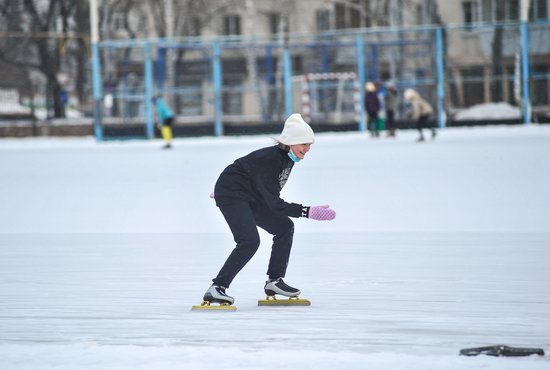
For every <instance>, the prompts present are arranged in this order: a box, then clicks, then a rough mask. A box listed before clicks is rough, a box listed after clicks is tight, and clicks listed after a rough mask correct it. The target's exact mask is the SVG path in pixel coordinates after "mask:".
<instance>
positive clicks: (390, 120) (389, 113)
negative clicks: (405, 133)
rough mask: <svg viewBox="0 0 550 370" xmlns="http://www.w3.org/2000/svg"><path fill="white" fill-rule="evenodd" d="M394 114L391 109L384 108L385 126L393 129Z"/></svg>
mask: <svg viewBox="0 0 550 370" xmlns="http://www.w3.org/2000/svg"><path fill="white" fill-rule="evenodd" d="M394 117H395V114H394V111H393V110H386V128H387V129H388V130H394V131H395V118H394Z"/></svg>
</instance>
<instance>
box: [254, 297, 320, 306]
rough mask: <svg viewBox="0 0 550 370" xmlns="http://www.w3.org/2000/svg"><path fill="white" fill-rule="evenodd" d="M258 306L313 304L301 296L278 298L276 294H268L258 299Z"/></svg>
mask: <svg viewBox="0 0 550 370" xmlns="http://www.w3.org/2000/svg"><path fill="white" fill-rule="evenodd" d="M258 306H311V302H310V301H309V300H307V299H303V298H300V297H289V298H285V299H277V298H276V297H275V296H269V295H268V296H266V297H265V299H259V300H258Z"/></svg>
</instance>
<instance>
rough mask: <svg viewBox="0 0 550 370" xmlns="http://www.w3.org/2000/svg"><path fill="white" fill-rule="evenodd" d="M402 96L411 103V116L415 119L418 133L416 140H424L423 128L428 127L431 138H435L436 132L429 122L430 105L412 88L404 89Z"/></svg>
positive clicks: (431, 110)
mask: <svg viewBox="0 0 550 370" xmlns="http://www.w3.org/2000/svg"><path fill="white" fill-rule="evenodd" d="M404 96H405V100H406V101H407V102H409V103H410V104H411V116H412V119H413V120H415V121H416V129H417V130H418V132H419V133H420V136H419V137H418V139H417V140H416V141H424V134H423V133H422V129H423V128H429V129H430V130H431V131H432V140H433V139H435V136H436V135H437V132H436V130H435V128H434V127H433V126H432V125H431V124H429V123H430V119H431V117H432V114H433V109H432V106H431V105H430V104H429V103H428V102H427V101H426V100H424V99H422V97H421V96H420V95H419V94H418V93H417V92H416V91H415V90H413V89H407V90H405V93H404Z"/></svg>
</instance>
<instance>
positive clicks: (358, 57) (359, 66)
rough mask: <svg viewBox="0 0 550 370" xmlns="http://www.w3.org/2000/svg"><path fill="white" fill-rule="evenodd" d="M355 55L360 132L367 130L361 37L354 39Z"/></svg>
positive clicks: (363, 47)
mask: <svg viewBox="0 0 550 370" xmlns="http://www.w3.org/2000/svg"><path fill="white" fill-rule="evenodd" d="M355 54H356V63H357V79H358V81H359V82H358V83H359V122H358V129H359V131H361V132H365V131H366V130H367V117H366V115H365V104H364V101H365V82H366V81H365V80H366V79H365V44H364V43H363V35H357V36H356V37H355Z"/></svg>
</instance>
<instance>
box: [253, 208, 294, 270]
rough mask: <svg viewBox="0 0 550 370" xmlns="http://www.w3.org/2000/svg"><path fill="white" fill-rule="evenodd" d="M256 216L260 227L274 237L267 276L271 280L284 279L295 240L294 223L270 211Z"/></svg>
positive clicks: (260, 212) (257, 213)
mask: <svg viewBox="0 0 550 370" xmlns="http://www.w3.org/2000/svg"><path fill="white" fill-rule="evenodd" d="M255 215H256V222H257V224H258V226H259V227H261V228H262V229H264V230H265V231H267V232H268V233H270V234H271V235H273V246H272V247H271V258H270V259H269V266H268V269H267V275H268V276H269V278H270V279H275V278H281V277H284V276H285V274H286V269H287V266H288V260H289V258H290V251H291V249H292V241H293V239H294V223H293V222H292V220H291V219H290V218H289V217H287V216H284V215H280V214H277V213H274V212H271V211H269V210H263V211H256V212H255Z"/></svg>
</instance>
